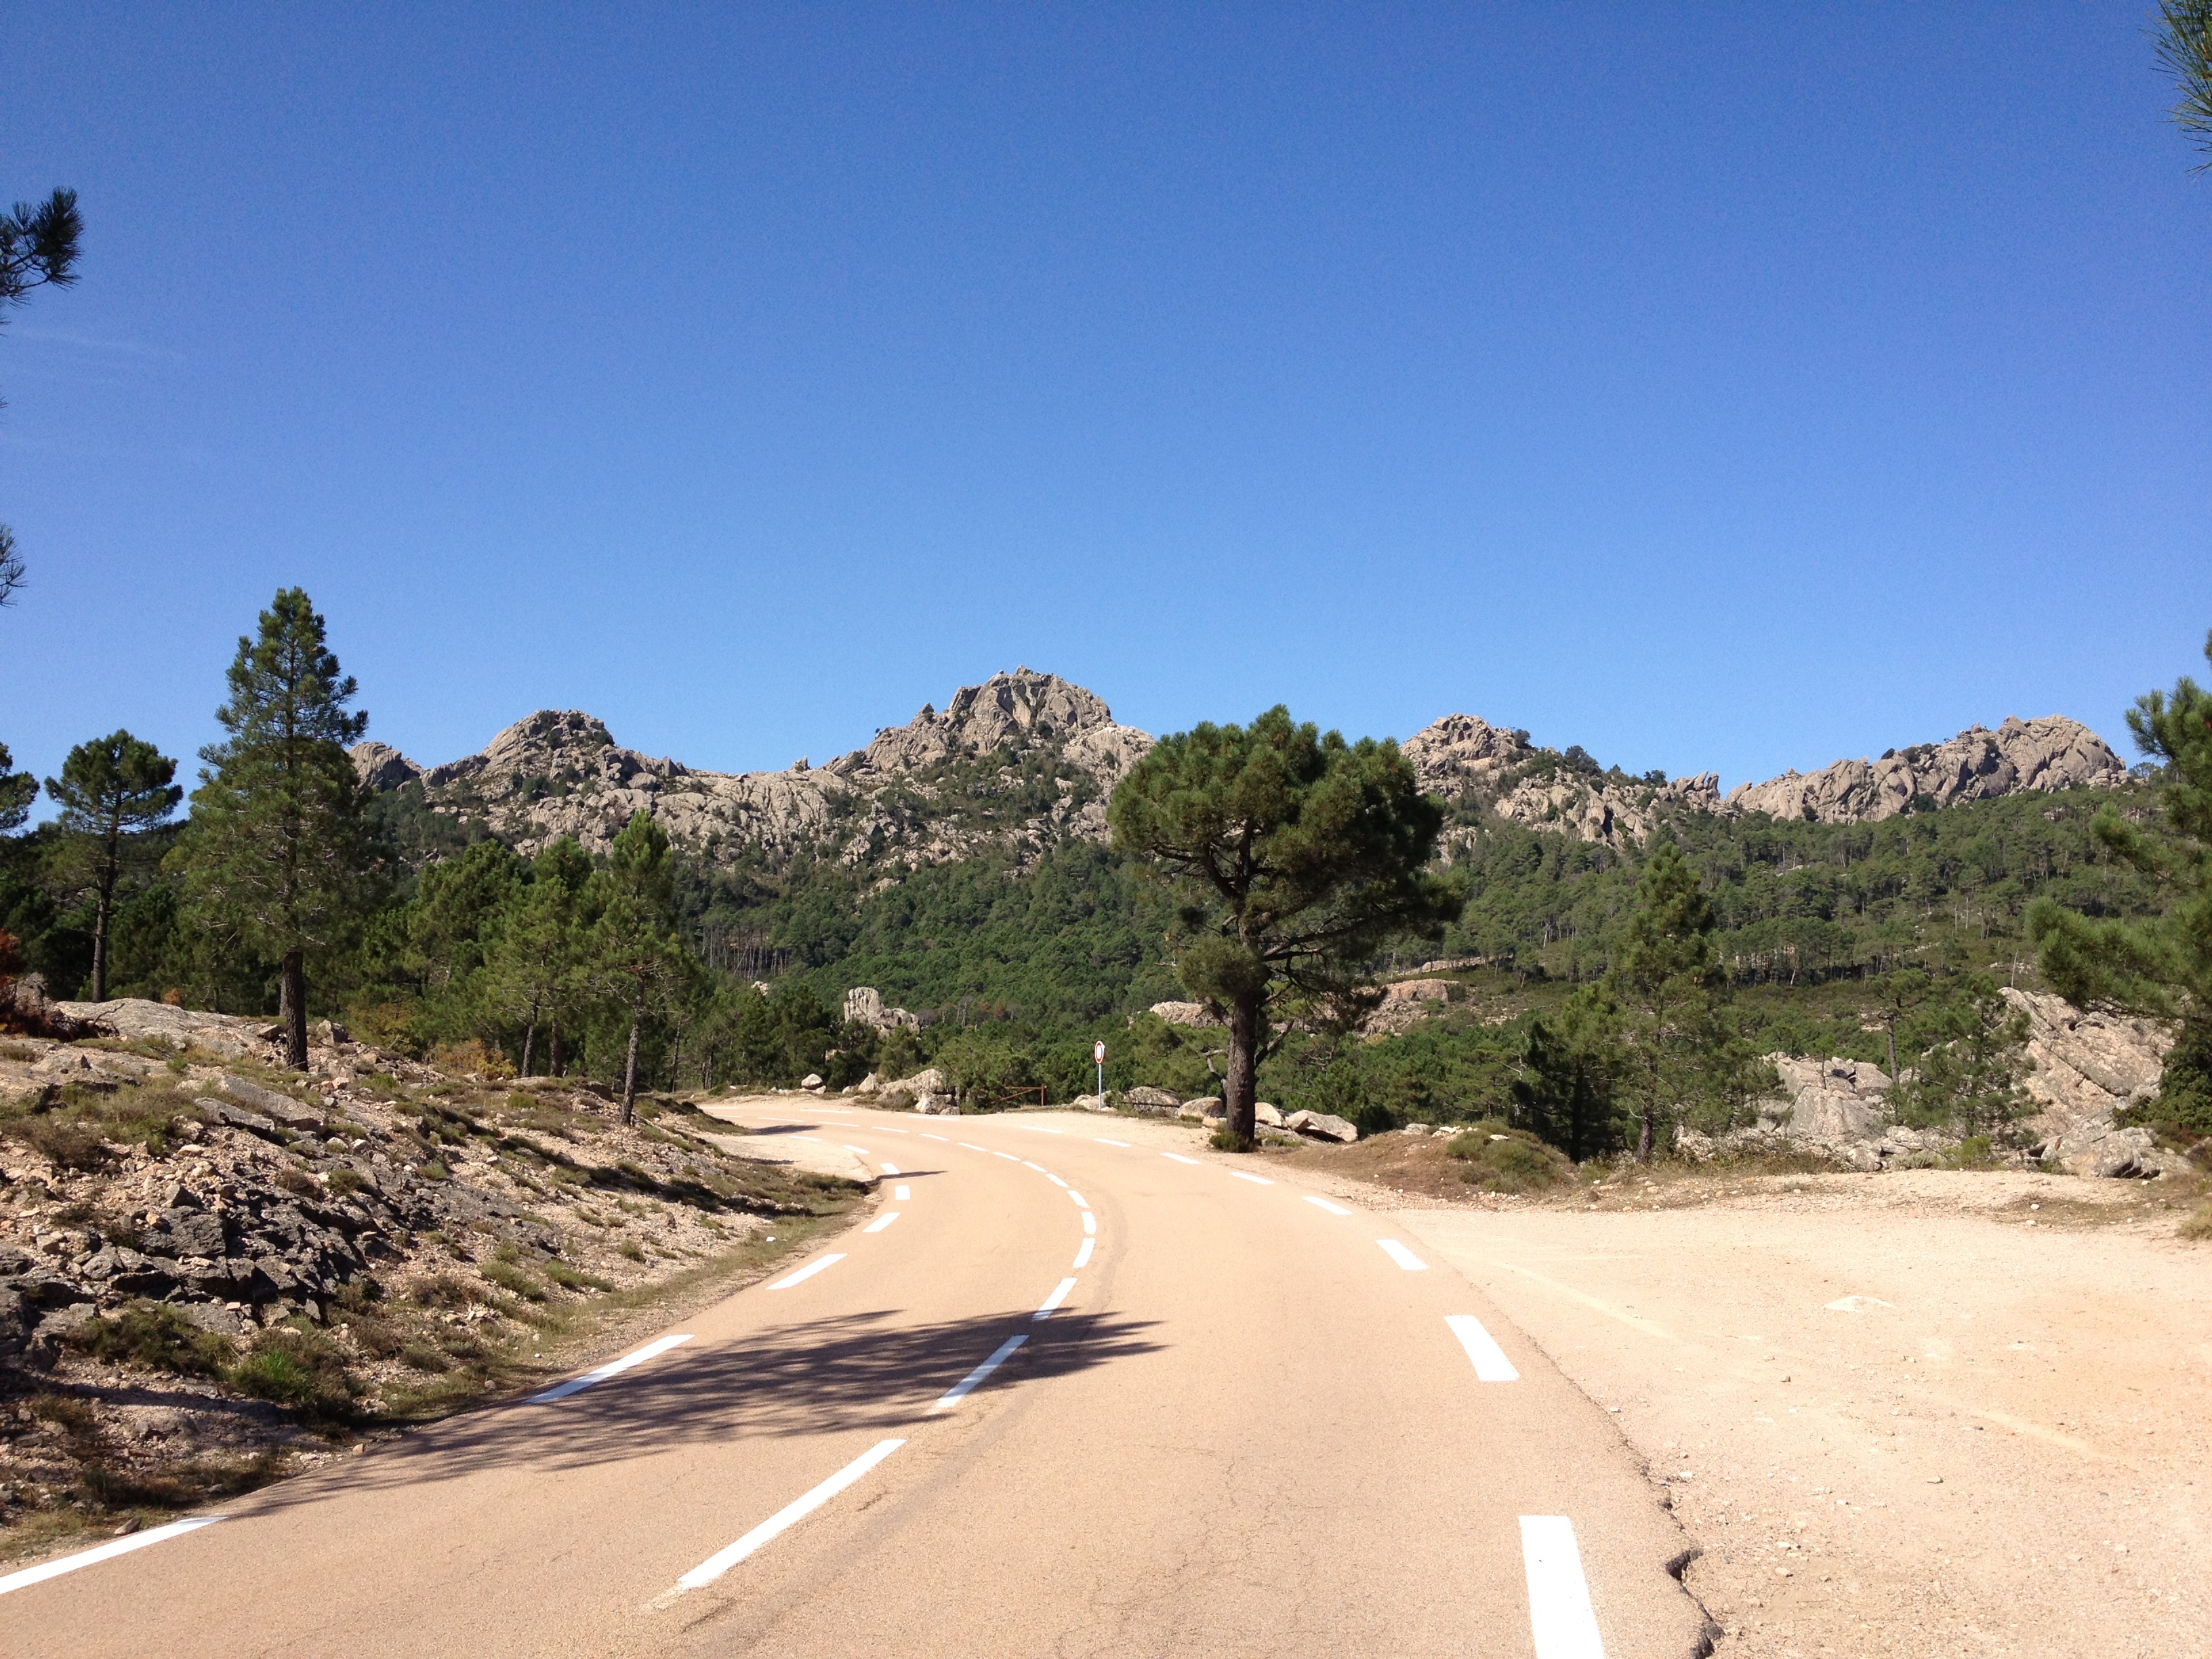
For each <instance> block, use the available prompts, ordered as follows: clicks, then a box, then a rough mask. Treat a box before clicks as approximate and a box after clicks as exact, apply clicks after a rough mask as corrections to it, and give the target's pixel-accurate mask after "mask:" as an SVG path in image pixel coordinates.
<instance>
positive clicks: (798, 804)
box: [353, 668, 1152, 868]
mask: <svg viewBox="0 0 2212 1659" xmlns="http://www.w3.org/2000/svg"><path fill="white" fill-rule="evenodd" d="M1151 746H1152V739H1151V738H1149V737H1148V736H1146V734H1145V733H1144V732H1139V731H1137V730H1135V729H1134V728H1133V727H1130V726H1119V725H1116V724H1115V721H1114V719H1113V715H1112V714H1111V713H1110V711H1109V710H1108V708H1107V707H1106V705H1105V704H1104V703H1103V702H1101V701H1100V700H1099V699H1098V698H1097V697H1096V696H1092V695H1091V693H1090V692H1088V691H1085V690H1084V689H1083V688H1082V687H1080V686H1077V685H1071V684H1068V683H1067V682H1066V681H1065V680H1062V679H1060V678H1058V677H1057V676H1055V675H1052V674H1040V673H1035V672H1032V671H1030V670H1029V669H1026V668H1022V669H1017V670H1016V671H1014V672H1013V673H1012V674H996V675H994V676H993V677H992V678H990V679H988V680H987V681H985V682H984V683H983V684H981V685H971V686H965V687H963V688H962V689H961V690H959V691H958V692H957V693H955V694H954V696H953V699H952V702H951V705H950V706H949V707H948V708H946V709H945V712H944V713H942V714H939V712H937V711H936V710H935V709H934V708H927V707H925V708H923V709H922V711H921V714H918V715H916V716H915V719H914V720H912V721H910V722H909V723H908V724H907V725H905V726H894V727H890V728H887V729H886V730H884V731H882V732H878V733H877V734H876V737H875V739H874V740H873V741H872V742H871V743H870V744H868V745H867V746H866V748H865V749H859V750H854V751H853V752H852V753H850V754H848V755H844V756H841V757H839V758H838V759H836V760H834V761H831V762H830V763H829V764H827V765H825V766H820V767H810V766H808V765H806V764H805V763H804V762H802V763H799V765H796V766H793V767H792V768H791V769H788V770H787V771H782V772H745V773H725V772H702V771H696V770H694V769H691V768H690V767H687V766H684V765H682V764H680V763H678V762H676V761H673V760H667V759H655V758H653V757H651V756H647V755H642V754H640V753H638V752H637V751H636V750H630V749H624V748H623V747H621V746H620V745H619V744H617V743H616V742H615V740H614V738H613V736H612V734H611V733H610V732H608V730H607V728H606V726H605V725H604V724H602V723H601V722H600V721H599V720H596V719H594V718H593V717H592V716H591V715H589V714H582V713H580V712H578V711H576V710H574V709H569V710H554V709H542V710H540V711H539V712H538V713H537V714H532V715H530V716H529V717H528V718H526V719H525V720H518V721H516V722H515V723H514V724H513V726H508V727H507V729H506V730H505V731H504V732H501V733H500V734H499V735H498V736H497V737H495V738H493V739H492V740H491V742H490V743H489V744H486V745H485V747H484V749H483V751H482V752H481V753H478V754H475V755H468V756H464V757H462V758H460V759H459V760H456V761H450V762H447V763H446V764H444V765H442V766H434V767H432V768H430V769H428V771H422V772H419V776H420V779H421V781H422V789H423V793H424V796H425V797H426V799H428V802H429V804H430V805H431V807H432V810H434V811H440V812H447V813H454V814H462V815H465V816H468V817H471V818H475V819H477V820H479V821H481V822H483V823H484V824H485V826H486V827H487V828H489V829H491V830H492V832H493V833H494V834H495V835H498V836H501V838H502V839H504V840H506V841H507V842H509V843H510V844H512V845H513V846H514V847H516V848H519V849H520V851H522V852H523V853H525V854H532V853H535V852H536V851H537V850H538V848H541V847H543V846H544V844H545V843H546V842H549V841H551V840H553V839H554V838H555V837H556V836H574V837H575V838H576V840H577V841H578V842H581V843H582V844H583V846H584V847H586V848H587V849H589V850H591V851H592V852H595V853H598V852H605V850H606V849H607V848H608V847H610V846H611V844H612V843H613V840H614V837H615V836H616V835H617V833H619V832H620V830H621V829H622V827H623V824H625V823H628V822H629V818H630V816H631V815H632V814H633V813H635V812H641V811H642V812H646V813H648V814H650V815H651V816H652V817H654V818H656V819H658V820H659V823H660V824H661V826H662V828H664V829H665V830H666V831H667V832H668V836H669V838H670V839H671V841H673V842H677V843H678V845H680V846H683V847H685V848H690V849H693V850H697V851H705V852H708V853H709V854H712V853H713V852H714V851H716V850H717V849H720V848H729V849H730V851H731V853H732V854H733V855H734V854H736V853H738V851H740V850H742V849H744V848H760V849H762V850H764V851H766V852H767V853H769V854H770V855H771V856H774V857H778V858H783V857H788V856H790V855H791V854H794V853H796V852H797V851H798V850H799V848H802V847H803V846H806V845H808V844H810V843H811V844H822V843H828V844H829V845H831V846H832V847H834V848H836V849H838V851H839V853H840V855H841V856H842V858H843V859H844V860H845V861H846V862H847V863H848V864H853V865H861V864H870V863H888V864H890V865H893V866H902V867H906V868H914V867H917V866H921V865H924V864H933V863H941V862H945V861H946V860H951V859H955V858H960V857H965V856H968V855H969V854H974V853H977V852H981V851H983V850H986V849H987V848H991V847H999V848H1007V847H1009V846H1011V848H1012V850H1013V851H1015V852H1016V853H1017V854H1024V853H1027V852H1030V851H1035V850H1041V849H1042V848H1043V847H1044V846H1045V845H1047V844H1048V843H1049V842H1052V841H1054V840H1055V839H1058V838H1061V837H1066V836H1074V837H1079V838H1083V839H1087V840H1091V841H1103V840H1104V839H1105V835H1106V813H1105V798H1106V796H1107V795H1108V794H1109V793H1110V792H1111V791H1112V789H1113V787H1114V785H1115V783H1117V782H1118V781H1120V780H1121V775H1123V774H1124V773H1125V772H1127V770H1128V769H1129V768H1130V767H1131V766H1133V765H1134V764H1135V763H1136V762H1137V760H1138V759H1139V757H1142V756H1143V755H1144V753H1145V752H1146V750H1148V749H1150V748H1151ZM379 747H380V746H379V745H374V744H362V745H361V746H360V747H359V748H358V749H356V750H354V751H353V753H354V761H355V765H356V769H357V770H359V771H360V772H361V774H362V776H363V777H364V778H367V777H369V776H371V775H374V776H377V777H380V778H398V780H399V782H400V783H404V782H405V781H407V780H408V777H409V776H411V775H417V774H416V773H413V772H406V771H403V769H401V768H400V767H398V766H395V765H394V763H393V762H392V759H391V758H390V757H388V756H386V755H385V754H380V753H373V752H370V751H372V750H376V749H378V748H379ZM998 750H1005V751H1006V754H1007V755H1009V756H1010V757H1012V761H1013V762H1015V763H1018V762H1020V761H1021V760H1023V759H1024V758H1025V757H1030V756H1033V755H1035V754H1036V753H1038V752H1039V751H1040V750H1044V751H1048V752H1050V753H1051V754H1053V755H1054V756H1055V757H1057V758H1058V759H1059V760H1060V763H1062V764H1063V766H1064V768H1065V769H1066V773H1065V774H1064V777H1065V776H1066V775H1072V776H1073V779H1075V780H1079V781H1081V782H1082V783H1083V784H1084V785H1085V786H1086V787H1083V788H1078V787H1074V784H1073V782H1068V781H1063V785H1062V789H1061V799H1060V802H1059V803H1058V804H1056V805H1054V806H1052V807H1051V808H1049V809H1048V810H1047V811H1044V812H1043V813H1042V814H1041V815H1039V816H1037V817H1034V818H1032V819H1030V820H1029V821H1027V822H1025V823H1019V824H1006V825H987V826H986V827H981V828H976V827H961V826H959V825H957V824H956V823H954V822H953V821H952V820H953V818H954V817H955V816H957V815H951V814H948V815H947V816H946V817H945V819H944V820H933V819H932V817H931V816H930V814H929V812H928V811H927V809H928V806H929V805H930V803H931V802H932V801H933V800H934V799H939V798H940V797H941V796H942V794H943V792H944V789H945V784H944V782H943V781H942V780H941V778H940V777H939V775H938V774H939V773H940V772H941V771H942V770H943V769H946V768H951V767H957V765H959V764H960V763H973V762H981V761H984V760H986V759H987V757H990V756H991V755H992V754H993V753H994V751H998ZM404 765H405V766H406V767H408V768H411V767H412V763H404ZM391 787H398V785H397V784H395V785H392V786H391ZM887 792H890V793H896V795H897V797H898V799H896V800H893V799H884V797H885V796H886V793H887ZM917 803H918V804H919V805H921V809H922V810H921V812H919V813H917V812H916V811H915V810H914V807H915V805H916V804H917Z"/></svg>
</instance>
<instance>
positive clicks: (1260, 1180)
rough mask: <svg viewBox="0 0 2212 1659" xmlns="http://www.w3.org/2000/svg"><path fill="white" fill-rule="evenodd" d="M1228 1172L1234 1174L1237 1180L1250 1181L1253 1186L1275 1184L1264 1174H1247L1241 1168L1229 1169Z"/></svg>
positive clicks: (1270, 1185)
mask: <svg viewBox="0 0 2212 1659" xmlns="http://www.w3.org/2000/svg"><path fill="white" fill-rule="evenodd" d="M1229 1173H1230V1174H1231V1175H1233V1176H1236V1177H1237V1179H1238V1180H1239V1181H1249V1182H1251V1183H1252V1184H1253V1185H1254V1186H1255V1187H1272V1186H1273V1185H1274V1184H1275V1183H1274V1182H1272V1181H1270V1180H1268V1179H1267V1176H1255V1175H1247V1174H1245V1173H1244V1171H1243V1170H1231V1171H1230V1172H1229Z"/></svg>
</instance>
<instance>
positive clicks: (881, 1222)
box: [860, 1210, 899, 1233]
mask: <svg viewBox="0 0 2212 1659" xmlns="http://www.w3.org/2000/svg"><path fill="white" fill-rule="evenodd" d="M898 1218H899V1212H897V1211H896V1210H886V1211H884V1213H883V1214H881V1215H879V1216H878V1217H877V1218H875V1219H874V1220H873V1221H871V1222H870V1223H869V1224H868V1225H866V1226H865V1227H863V1228H861V1229H860V1231H862V1232H864V1233H879V1232H881V1231H883V1230H884V1228H886V1227H888V1226H890V1225H891V1223H892V1222H894V1221H896V1220H897V1219H898Z"/></svg>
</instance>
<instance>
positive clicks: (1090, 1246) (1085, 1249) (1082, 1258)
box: [1075, 1238, 1098, 1273]
mask: <svg viewBox="0 0 2212 1659" xmlns="http://www.w3.org/2000/svg"><path fill="white" fill-rule="evenodd" d="M1097 1246H1098V1241H1097V1239H1095V1238H1086V1239H1085V1240H1084V1241H1083V1244H1082V1247H1081V1248H1080V1249H1078V1250H1077V1251H1076V1253H1075V1271H1076V1272H1078V1273H1081V1272H1082V1271H1083V1270H1084V1269H1085V1267H1089V1266H1090V1265H1091V1251H1092V1250H1094V1249H1097Z"/></svg>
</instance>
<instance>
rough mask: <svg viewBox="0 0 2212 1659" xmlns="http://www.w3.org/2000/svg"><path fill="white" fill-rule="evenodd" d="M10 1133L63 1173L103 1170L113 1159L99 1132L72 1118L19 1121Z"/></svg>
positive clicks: (40, 1118) (10, 1126) (10, 1125)
mask: <svg viewBox="0 0 2212 1659" xmlns="http://www.w3.org/2000/svg"><path fill="white" fill-rule="evenodd" d="M8 1127H9V1133H10V1134H11V1135H12V1136H13V1137H14V1138H15V1139H17V1140H20V1141H21V1142H22V1143H23V1144H24V1145H25V1146H28V1147H30V1148H31V1149H32V1150H33V1152H38V1153H40V1154H41V1155H43V1156H44V1157H46V1158H48V1159H49V1160H51V1161H52V1163H54V1164H57V1165H58V1166H59V1167H60V1168H62V1169H64V1170H81V1171H87V1172H89V1171H91V1170H104V1169H106V1167H107V1164H108V1161H109V1159H110V1158H111V1157H112V1154H111V1153H110V1152H108V1150H107V1147H106V1144H105V1143H104V1141H103V1140H102V1139H101V1136H100V1131H99V1130H97V1129H95V1128H94V1127H91V1125H89V1124H87V1123H82V1122H79V1121H76V1119H74V1118H66V1117H30V1118H19V1119H17V1120H16V1121H15V1122H13V1123H11V1124H9V1126H8Z"/></svg>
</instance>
